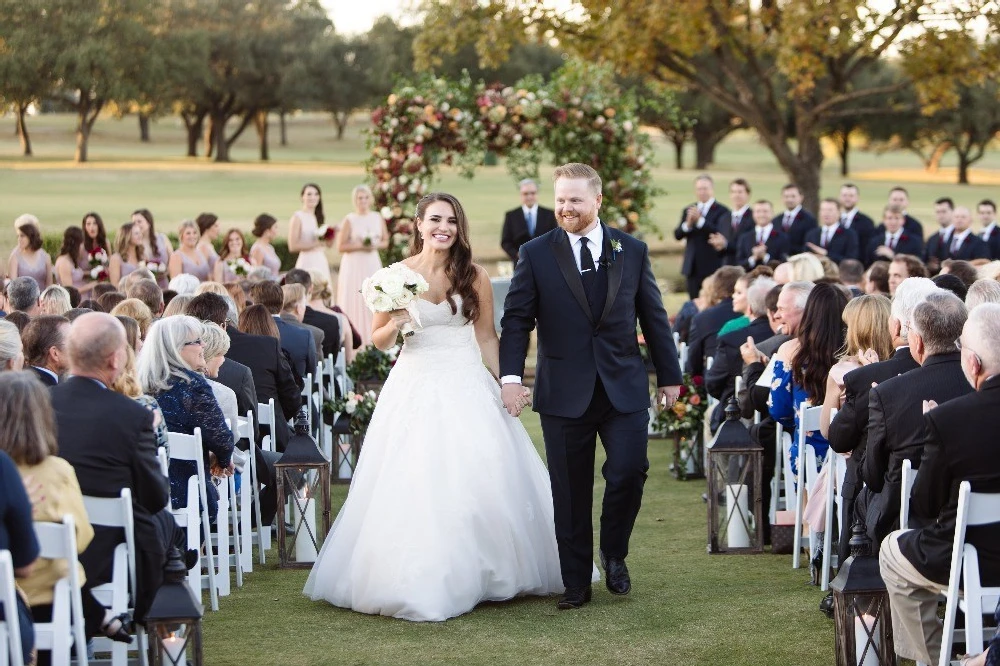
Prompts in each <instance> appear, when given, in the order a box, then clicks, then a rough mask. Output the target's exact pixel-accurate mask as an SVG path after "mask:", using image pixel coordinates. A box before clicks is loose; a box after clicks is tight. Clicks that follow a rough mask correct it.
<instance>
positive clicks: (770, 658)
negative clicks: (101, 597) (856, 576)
mask: <svg viewBox="0 0 1000 666" xmlns="http://www.w3.org/2000/svg"><path fill="white" fill-rule="evenodd" d="M523 420H524V422H525V425H526V426H527V428H528V431H529V432H530V434H531V436H532V438H533V439H534V441H535V444H536V446H538V447H539V449H541V432H540V428H539V426H538V417H537V416H536V415H535V414H533V413H526V414H525V416H524V417H523ZM601 456H602V454H600V453H599V454H598V458H599V460H598V468H599V467H600V462H601V460H600V458H601ZM650 462H651V469H650V476H649V480H648V481H647V483H646V491H645V499H644V504H643V507H642V511H641V512H640V514H639V519H638V521H637V523H636V528H635V532H634V533H633V536H632V542H631V548H632V551H631V554H630V556H629V560H628V562H629V566H630V569H631V572H632V581H633V591H632V594H630V595H629V596H627V597H612V596H611V594H610V593H608V592H607V590H606V589H605V588H604V586H603V584H600V585H599V586H597V587H595V590H594V601H593V602H592V603H591V604H588V605H587V606H586V607H585V608H584V609H583V610H581V611H569V612H559V611H557V610H556V609H555V599H554V598H530V599H520V600H516V601H512V602H506V603H500V604H485V605H482V606H480V607H478V608H476V609H475V610H474V611H473V612H472V613H469V614H467V615H465V616H462V617H459V618H456V619H453V620H449V621H447V622H443V623H430V624H418V623H411V622H406V621H402V620H395V619H391V618H383V617H372V616H367V615H361V614H359V613H353V612H350V611H346V610H342V609H338V608H334V607H332V606H329V605H327V604H325V603H321V602H312V601H309V600H308V599H306V598H305V597H303V596H302V594H301V592H302V586H303V584H304V583H305V579H306V576H307V572H305V571H278V570H277V569H276V568H275V567H274V563H275V561H276V557H275V553H274V552H273V551H272V553H270V554H269V557H268V566H267V567H266V569H265V570H261V569H259V568H258V569H257V570H255V571H254V573H253V574H250V575H248V576H247V577H246V584H245V585H244V587H243V589H242V590H237V589H235V587H234V590H233V594H232V595H231V596H229V597H226V598H223V599H221V600H220V604H221V610H220V612H218V613H212V612H210V611H209V612H208V613H207V615H206V618H205V626H204V633H205V656H206V663H209V664H213V665H219V664H239V665H240V666H250V665H252V664H290V665H305V664H489V665H491V666H494V665H498V664H615V665H624V664H728V665H736V664H760V665H772V664H773V665H779V664H828V663H832V662H833V624H832V622H830V621H829V620H827V619H826V618H824V617H823V616H822V615H821V614H820V613H819V612H818V610H817V604H818V602H819V599H820V596H821V595H820V593H819V590H818V588H815V587H811V586H809V585H806V581H807V579H808V574H807V573H806V570H804V569H802V570H799V571H793V570H792V568H791V557H790V556H787V555H786V556H772V555H767V554H765V555H758V556H738V555H736V556H719V555H716V556H712V557H710V556H709V555H707V554H706V552H705V543H706V509H705V504H704V502H703V501H702V499H701V494H702V492H703V491H704V482H703V481H689V482H679V481H675V480H674V479H673V478H672V477H671V476H670V474H669V473H668V471H667V465H668V464H669V454H668V443H667V442H665V441H653V442H651V443H650ZM598 484H599V486H600V487H599V488H598V493H600V492H601V491H602V482H601V480H600V479H598ZM345 493H346V488H337V489H336V490H335V491H334V494H335V497H334V510H335V511H336V510H337V509H338V508H339V506H340V503H341V502H342V501H343V497H344V495H345ZM597 497H598V505H599V497H600V495H599V494H598V495H597ZM596 524H597V523H596V517H595V525H596Z"/></svg>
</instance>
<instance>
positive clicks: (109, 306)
mask: <svg viewBox="0 0 1000 666" xmlns="http://www.w3.org/2000/svg"><path fill="white" fill-rule="evenodd" d="M124 300H125V294H123V293H121V292H120V291H109V292H108V293H106V294H101V297H100V298H98V299H97V302H98V303H99V304H100V306H101V309H102V310H103V311H105V312H111V311H112V310H114V309H115V307H116V306H117V305H118V304H119V303H121V302H122V301H124Z"/></svg>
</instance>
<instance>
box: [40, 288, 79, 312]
mask: <svg viewBox="0 0 1000 666" xmlns="http://www.w3.org/2000/svg"><path fill="white" fill-rule="evenodd" d="M72 309H73V306H72V305H71V304H70V301H69V292H68V291H66V289H65V288H63V287H60V286H59V285H57V284H53V285H50V286H48V287H46V288H45V291H43V292H42V294H41V296H39V297H38V312H39V314H43V315H59V316H60V317H61V316H63V315H64V314H66V313H67V312H69V311H70V310H72Z"/></svg>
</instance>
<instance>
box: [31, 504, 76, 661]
mask: <svg viewBox="0 0 1000 666" xmlns="http://www.w3.org/2000/svg"><path fill="white" fill-rule="evenodd" d="M35 536H36V537H37V538H38V544H39V546H41V550H40V552H39V557H44V558H46V559H50V560H61V559H64V560H66V564H67V566H66V572H67V573H66V576H64V577H63V578H60V579H59V581H58V582H56V586H55V590H54V591H53V597H52V620H51V621H50V622H36V623H35V646H36V647H37V648H38V650H39V651H41V650H48V651H49V652H51V653H52V666H69V664H70V649H71V648H72V647H73V646H74V645H75V646H76V647H77V650H76V652H77V654H76V663H77V664H79V665H80V666H87V639H86V637H85V635H84V628H83V602H82V600H81V598H80V573H79V567H78V560H77V550H76V522H75V521H74V520H73V516H71V515H69V514H67V515H65V516H63V519H62V522H61V523H47V522H46V523H42V522H36V523H35Z"/></svg>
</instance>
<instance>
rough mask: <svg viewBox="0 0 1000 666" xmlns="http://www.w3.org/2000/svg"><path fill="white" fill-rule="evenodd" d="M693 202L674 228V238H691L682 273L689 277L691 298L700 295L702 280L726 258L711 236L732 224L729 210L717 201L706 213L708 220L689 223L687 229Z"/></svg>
mask: <svg viewBox="0 0 1000 666" xmlns="http://www.w3.org/2000/svg"><path fill="white" fill-rule="evenodd" d="M694 205H696V204H690V205H689V206H685V207H684V211H683V212H682V213H681V221H680V223H679V224H678V225H677V228H676V229H674V238H676V239H677V240H685V241H687V242H686V243H685V244H684V261H683V262H682V263H681V275H684V276H686V277H687V289H688V296H690V297H691V299H692V300H693V299H695V298H697V297H698V292H699V291H700V290H701V282H702V280H704V279H705V278H707V277H708V276H709V275H711V274H712V273H714V272H715V271H716V270H717V269H718V268H719V267H720V266H722V257H721V256H719V253H718V252H717V251H716V250H715V248H714V247H712V246H711V245H709V243H708V237H709V236H710V235H712V234H714V233H716V232H717V231H719V229H720V228H722V227H724V226H725V225H728V224H729V219H730V218H729V209H728V208H726V207H725V206H723V205H722V204H720V203H719V202H718V201H713V202H712V205H711V206H710V207H709V209H708V210H707V211H706V212H705V214H704V217H705V223H704V224H703V225H702V226H701V228H700V229H699V228H698V221H697V220H695V221H694V222H693V223H691V224H690V225H688V230H687V231H685V230H684V225H685V220H686V219H687V210H688V208H690V207H691V206H694Z"/></svg>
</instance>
